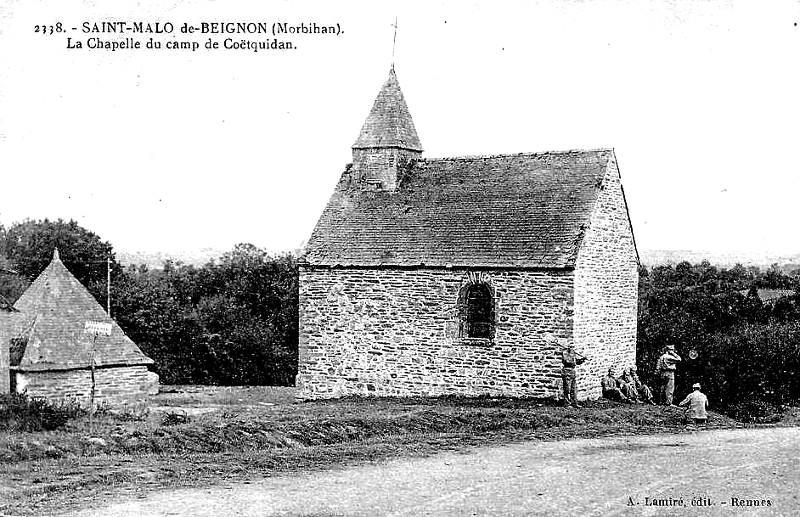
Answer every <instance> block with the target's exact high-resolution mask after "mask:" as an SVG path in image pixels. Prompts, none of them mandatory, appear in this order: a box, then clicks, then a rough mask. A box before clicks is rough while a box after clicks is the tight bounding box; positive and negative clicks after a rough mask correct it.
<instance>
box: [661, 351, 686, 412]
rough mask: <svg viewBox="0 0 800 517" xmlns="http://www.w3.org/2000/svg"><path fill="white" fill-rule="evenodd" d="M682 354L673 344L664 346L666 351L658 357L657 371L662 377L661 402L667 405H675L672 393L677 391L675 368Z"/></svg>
mask: <svg viewBox="0 0 800 517" xmlns="http://www.w3.org/2000/svg"><path fill="white" fill-rule="evenodd" d="M680 360H681V356H679V355H678V353H677V352H676V351H675V347H674V346H673V345H667V346H666V347H664V353H663V354H661V357H659V358H658V362H657V363H656V371H657V372H658V374H659V376H660V378H661V403H662V404H664V405H665V406H674V405H675V404H673V403H672V394H673V392H674V391H675V370H676V369H677V365H678V361H680Z"/></svg>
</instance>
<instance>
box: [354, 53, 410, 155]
mask: <svg viewBox="0 0 800 517" xmlns="http://www.w3.org/2000/svg"><path fill="white" fill-rule="evenodd" d="M372 147H399V148H402V149H411V150H414V151H422V144H421V143H420V141H419V137H418V136H417V130H416V129H415V128H414V121H413V120H412V119H411V112H409V111H408V105H407V104H406V101H405V98H404V97H403V92H402V91H401V90H400V83H399V82H397V75H395V73H394V68H392V69H391V71H390V72H389V78H388V79H387V80H386V82H385V83H384V84H383V87H382V88H381V91H380V92H379V93H378V97H377V98H376V99H375V103H374V104H373V105H372V110H371V111H370V112H369V115H368V116H367V120H366V121H365V122H364V126H363V127H362V128H361V133H360V134H359V135H358V139H357V140H356V143H354V144H353V148H354V149H363V148H372Z"/></svg>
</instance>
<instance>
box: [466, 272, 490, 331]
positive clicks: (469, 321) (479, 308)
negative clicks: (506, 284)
mask: <svg viewBox="0 0 800 517" xmlns="http://www.w3.org/2000/svg"><path fill="white" fill-rule="evenodd" d="M493 309H494V307H493V300H492V292H491V291H490V290H489V286H488V285H486V284H470V285H468V286H467V287H466V292H465V293H464V297H463V299H462V305H461V335H462V336H463V337H471V338H487V339H488V338H491V337H492V333H493V331H494V310H493Z"/></svg>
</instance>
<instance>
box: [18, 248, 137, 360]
mask: <svg viewBox="0 0 800 517" xmlns="http://www.w3.org/2000/svg"><path fill="white" fill-rule="evenodd" d="M14 308H15V309H17V310H18V311H19V314H21V315H22V316H23V317H24V323H21V324H19V325H17V331H16V332H15V335H14V336H11V338H12V345H13V346H12V354H11V355H12V357H11V365H12V366H17V367H18V369H19V370H22V371H42V370H66V369H73V368H87V367H88V366H89V360H90V357H91V349H92V346H93V340H94V336H93V335H92V334H87V333H86V332H85V326H86V322H87V321H93V322H100V323H107V324H110V325H111V335H110V336H105V335H98V336H97V338H96V341H95V342H94V349H95V364H96V365H97V366H117V365H126V366H134V365H147V364H152V363H153V360H152V359H150V358H149V357H147V356H145V355H144V354H143V353H142V351H141V350H139V347H137V346H136V344H134V342H133V341H131V340H130V338H128V336H126V335H125V333H124V332H123V331H122V329H121V328H120V327H119V325H117V323H116V322H115V321H114V320H113V319H111V317H110V316H109V315H108V314H107V313H106V312H105V310H103V308H102V307H101V306H100V304H99V303H97V301H96V300H95V299H94V297H93V296H92V295H91V294H89V291H87V290H86V288H85V287H84V286H83V285H81V283H80V282H78V280H77V279H76V278H75V277H74V276H72V273H70V272H69V270H67V268H66V267H65V266H64V264H63V263H62V262H61V260H60V259H59V257H58V251H56V252H55V253H54V255H53V260H52V262H50V265H48V266H47V268H45V270H44V271H43V272H42V273H41V274H40V275H39V276H38V277H37V278H36V280H34V282H33V283H32V284H31V285H30V287H28V289H27V290H26V291H25V292H24V293H23V294H22V296H20V298H19V299H18V300H17V302H16V303H15V304H14Z"/></svg>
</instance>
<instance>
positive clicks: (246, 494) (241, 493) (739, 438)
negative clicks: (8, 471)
mask: <svg viewBox="0 0 800 517" xmlns="http://www.w3.org/2000/svg"><path fill="white" fill-rule="evenodd" d="M799 494H800V428H778V429H760V430H752V429H751V430H729V431H700V432H695V433H691V434H682V435H657V436H635V437H615V438H601V439H584V440H572V441H564V442H546V443H538V442H526V443H520V444H513V445H507V446H499V447H484V448H480V449H475V450H471V451H469V452H467V453H462V454H459V453H442V454H437V455H435V456H432V457H430V458H425V459H403V460H394V461H390V462H387V463H383V464H380V465H367V466H361V467H349V468H344V469H338V470H332V471H327V472H322V473H304V474H298V475H289V476H279V477H274V478H268V479H264V480H260V481H257V482H253V483H250V484H234V485H229V486H222V487H214V488H208V489H182V490H174V491H167V492H160V493H155V494H151V495H150V496H148V497H147V498H146V499H142V500H135V501H121V502H115V503H109V504H108V505H106V506H104V507H102V508H99V507H98V508H96V509H94V510H92V511H87V510H84V511H81V512H77V513H74V514H72V515H75V516H77V515H81V516H86V515H92V516H98V517H99V516H112V515H113V516H182V515H186V516H189V515H191V516H197V517H200V516H214V517H223V516H272V515H281V516H284V515H286V516H317V517H322V516H362V515H363V516H377V515H386V516H418V515H436V516H441V515H492V516H497V515H748V516H749V515H797V514H798V513H800V495H799ZM646 498H650V499H649V500H648V499H646ZM666 498H672V499H673V500H677V501H681V500H682V501H683V504H684V505H685V506H684V507H681V506H675V505H676V504H678V503H677V501H674V502H671V501H670V500H668V499H666ZM732 498H737V499H738V500H750V501H751V504H753V503H752V501H757V502H758V503H759V506H743V507H736V508H734V507H732V505H733V504H734V503H735V502H736V501H733V500H732ZM652 499H657V500H659V501H658V502H662V503H666V504H670V506H652V505H649V504H648V502H650V501H651V500H652ZM693 501H694V503H704V504H705V503H710V504H711V506H693ZM745 504H747V503H746V502H745ZM767 504H769V506H764V505H767ZM631 505H632V506H631Z"/></svg>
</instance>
